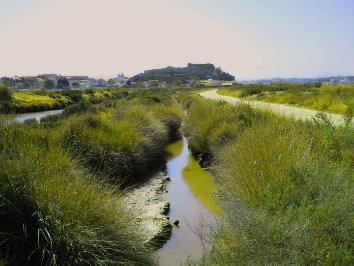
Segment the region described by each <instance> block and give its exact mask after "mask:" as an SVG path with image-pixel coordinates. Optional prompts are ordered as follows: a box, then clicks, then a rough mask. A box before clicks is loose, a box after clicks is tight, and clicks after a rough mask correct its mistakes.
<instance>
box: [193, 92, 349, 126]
mask: <svg viewBox="0 0 354 266" xmlns="http://www.w3.org/2000/svg"><path fill="white" fill-rule="evenodd" d="M216 91H217V89H216V90H210V91H205V92H201V93H199V95H200V96H202V97H204V98H207V99H213V100H223V101H225V102H228V103H232V104H239V103H242V102H243V103H247V104H249V105H251V106H252V107H255V108H259V109H266V110H270V111H272V112H274V113H276V114H280V115H284V116H287V117H294V118H295V119H298V120H307V119H309V120H312V118H313V117H314V116H315V115H316V114H317V113H318V111H315V110H310V109H306V108H301V107H294V106H287V105H283V104H277V103H266V102H259V101H245V100H241V99H239V98H236V97H231V96H224V95H220V94H218V93H217V92H216ZM325 114H327V116H328V117H329V118H330V119H331V121H332V122H333V124H334V125H339V124H341V123H343V117H342V116H341V115H337V114H330V113H325Z"/></svg>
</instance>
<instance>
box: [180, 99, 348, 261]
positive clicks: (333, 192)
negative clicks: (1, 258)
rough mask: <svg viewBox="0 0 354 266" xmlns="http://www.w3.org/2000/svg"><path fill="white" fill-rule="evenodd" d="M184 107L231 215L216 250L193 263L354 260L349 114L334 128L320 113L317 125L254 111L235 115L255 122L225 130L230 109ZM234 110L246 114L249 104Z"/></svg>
mask: <svg viewBox="0 0 354 266" xmlns="http://www.w3.org/2000/svg"><path fill="white" fill-rule="evenodd" d="M191 99H192V102H188V101H190V100H191ZM185 102H187V103H188V104H187V105H188V107H189V110H188V116H189V117H188V118H187V120H186V123H185V125H184V130H186V129H187V130H186V132H187V134H188V136H189V137H190V138H191V143H193V141H192V140H193V138H195V139H200V142H201V143H205V144H204V146H196V147H197V148H198V149H196V151H197V154H196V155H197V156H198V154H199V156H201V154H202V152H204V151H205V148H204V147H206V148H207V149H208V150H209V152H210V155H211V158H212V160H211V167H210V169H211V171H212V174H213V176H214V177H215V179H216V181H217V182H218V184H219V185H220V186H219V189H220V195H222V197H221V205H222V210H223V211H224V213H225V215H224V216H223V218H222V223H221V226H220V227H219V228H218V230H215V232H214V234H213V235H212V237H213V248H212V249H211V251H210V252H207V253H206V254H205V257H204V258H202V259H201V260H200V261H198V262H192V261H189V262H188V263H187V265H352V264H353V263H354V252H353V246H354V241H353V238H352V237H351V236H352V233H353V232H354V215H353V214H354V213H353V206H354V205H353V202H354V187H353V174H354V172H353V158H354V157H353V156H354V141H353V139H354V128H353V127H352V126H351V124H350V123H349V120H350V117H348V118H347V123H346V124H343V125H341V126H339V127H335V126H333V125H332V124H331V123H330V122H329V121H328V119H327V118H326V117H325V116H324V115H321V114H320V115H318V117H317V118H316V121H315V123H313V122H298V121H294V120H291V119H287V118H284V117H278V116H275V115H272V114H269V113H260V112H258V111H257V112H255V111H254V110H252V111H247V112H246V114H248V116H245V115H243V116H240V115H238V116H235V117H234V119H237V117H238V119H239V120H243V121H244V119H245V117H246V118H247V121H249V122H248V123H244V124H242V126H241V127H234V128H232V129H229V128H228V127H225V128H224V127H222V126H219V125H223V123H224V121H229V120H228V119H230V116H231V114H230V113H228V112H224V111H223V109H225V104H216V103H213V102H207V101H204V100H199V99H198V98H197V97H192V98H189V99H187V100H185ZM228 108H231V109H233V112H232V114H240V113H241V114H245V110H248V109H247V108H249V107H246V106H242V105H240V106H237V107H228ZM196 110H198V112H197V111H196ZM234 124H235V125H237V124H238V123H234ZM212 125H218V126H215V127H213V126H212ZM204 128H205V129H208V130H205V131H203V130H201V129H204ZM219 130H222V132H221V133H218V134H217V135H218V136H224V134H225V135H226V136H228V137H227V138H224V141H223V142H218V139H214V138H213V136H214V134H215V132H219ZM230 132H231V133H230ZM220 138H221V137H219V140H220ZM215 142H216V143H218V145H213V144H214V143H215ZM199 147H203V148H199Z"/></svg>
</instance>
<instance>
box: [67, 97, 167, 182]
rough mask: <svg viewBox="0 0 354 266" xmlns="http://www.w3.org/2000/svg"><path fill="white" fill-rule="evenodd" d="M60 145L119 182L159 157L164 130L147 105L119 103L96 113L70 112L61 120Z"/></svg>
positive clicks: (160, 157)
mask: <svg viewBox="0 0 354 266" xmlns="http://www.w3.org/2000/svg"><path fill="white" fill-rule="evenodd" d="M62 127H63V128H62V131H63V143H64V144H63V145H64V146H65V147H67V148H68V149H70V151H71V152H72V153H73V154H74V155H75V156H79V157H80V158H81V160H82V161H83V163H84V164H85V165H87V166H89V167H90V168H91V169H92V170H93V171H94V172H95V171H99V172H101V173H105V174H107V175H109V176H111V177H112V178H115V179H116V180H119V181H120V182H121V180H122V179H126V178H131V179H133V178H134V177H137V175H138V174H141V173H142V172H143V171H146V170H147V167H148V165H149V164H150V163H153V162H155V161H157V160H161V159H162V157H163V154H164V147H165V146H166V145H167V141H168V132H167V130H166V127H165V126H164V124H163V123H162V122H161V121H160V120H158V119H157V118H156V117H155V116H154V115H153V113H152V112H151V111H150V110H149V108H147V107H144V106H143V105H138V104H135V105H132V104H127V103H121V104H120V105H119V106H117V107H116V108H115V109H107V110H106V111H105V112H100V113H97V114H86V115H81V116H80V115H79V116H78V115H73V116H71V117H69V118H68V119H67V121H65V123H63V126H62Z"/></svg>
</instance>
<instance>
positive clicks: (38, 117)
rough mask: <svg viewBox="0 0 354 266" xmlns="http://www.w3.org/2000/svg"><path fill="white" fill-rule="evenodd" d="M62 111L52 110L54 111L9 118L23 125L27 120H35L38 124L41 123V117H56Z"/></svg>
mask: <svg viewBox="0 0 354 266" xmlns="http://www.w3.org/2000/svg"><path fill="white" fill-rule="evenodd" d="M62 112H63V110H54V111H45V112H38V113H27V114H20V115H14V116H10V117H11V118H12V119H13V120H14V121H16V122H19V123H23V122H25V121H26V120H28V119H33V118H34V119H36V120H37V121H38V122H40V121H41V119H42V118H43V117H46V116H48V115H56V114H61V113H62Z"/></svg>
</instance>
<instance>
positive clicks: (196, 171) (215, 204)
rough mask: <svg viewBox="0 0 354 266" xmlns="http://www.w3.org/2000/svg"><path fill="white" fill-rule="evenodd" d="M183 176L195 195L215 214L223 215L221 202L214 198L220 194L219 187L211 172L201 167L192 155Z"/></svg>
mask: <svg viewBox="0 0 354 266" xmlns="http://www.w3.org/2000/svg"><path fill="white" fill-rule="evenodd" d="M183 176H184V179H185V180H186V182H187V184H188V185H189V187H190V188H191V190H192V192H193V194H194V195H195V196H196V197H198V199H199V200H200V201H201V202H202V203H203V204H204V205H205V206H206V207H207V208H208V209H209V210H210V211H211V212H213V213H214V214H218V215H220V214H221V213H222V211H221V208H220V205H219V201H218V199H217V198H216V197H215V196H214V195H215V194H216V193H218V185H217V184H216V182H215V179H214V177H213V176H212V175H211V173H210V172H208V171H207V170H204V169H203V168H201V167H200V165H199V163H198V161H197V160H195V159H194V158H193V157H192V156H191V155H190V156H189V163H188V165H187V166H186V168H184V170H183Z"/></svg>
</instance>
